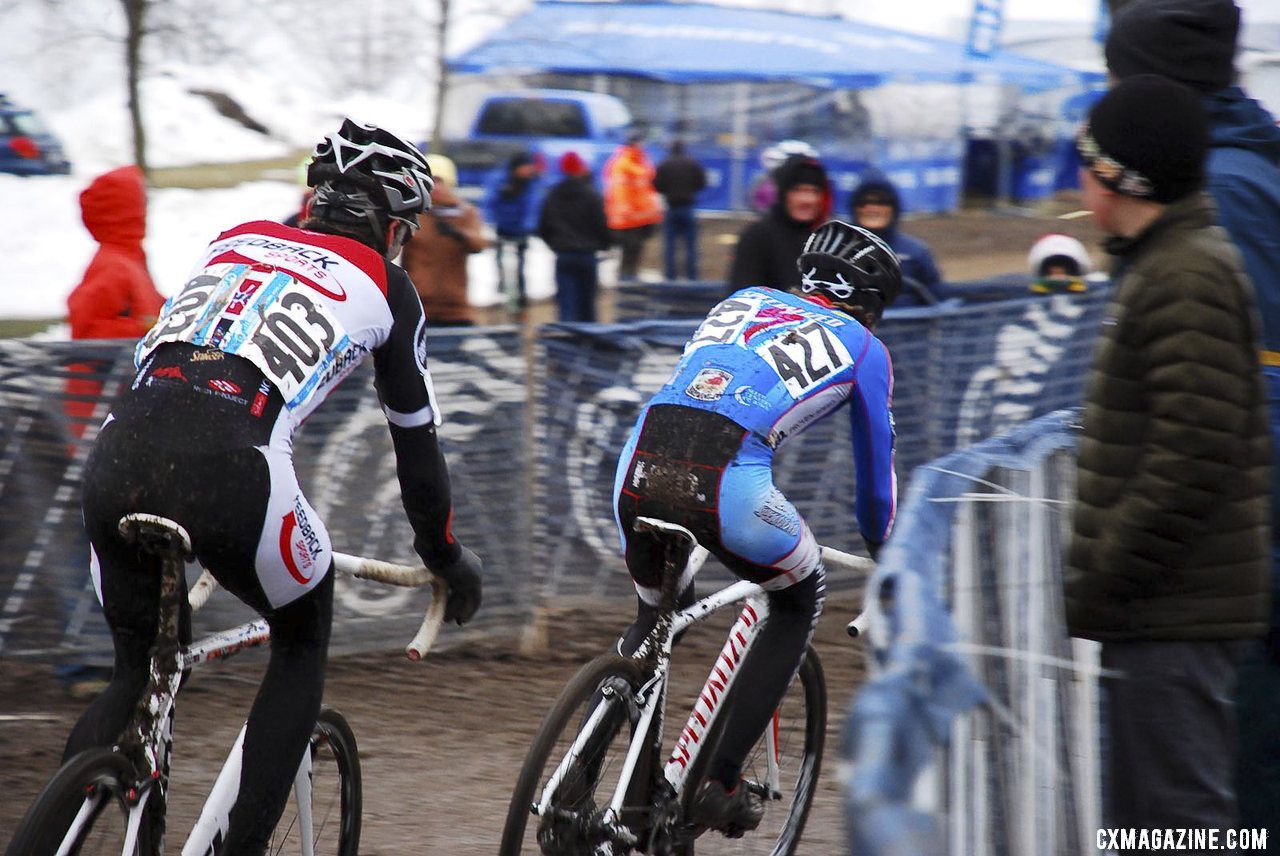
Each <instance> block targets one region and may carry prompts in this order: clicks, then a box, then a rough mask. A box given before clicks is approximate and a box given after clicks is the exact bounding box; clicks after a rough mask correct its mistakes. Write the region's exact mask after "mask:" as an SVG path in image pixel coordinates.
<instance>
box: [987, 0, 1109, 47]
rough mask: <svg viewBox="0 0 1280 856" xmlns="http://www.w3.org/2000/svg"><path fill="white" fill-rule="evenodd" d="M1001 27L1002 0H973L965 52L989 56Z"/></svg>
mask: <svg viewBox="0 0 1280 856" xmlns="http://www.w3.org/2000/svg"><path fill="white" fill-rule="evenodd" d="M1104 2H1105V0H1104ZM1003 28H1004V0H973V17H972V18H970V19H969V41H968V42H967V43H966V44H965V52H966V53H967V54H968V55H969V56H974V57H981V58H982V59H986V58H987V57H989V56H991V55H992V54H993V53H995V51H996V48H997V47H998V46H999V44H1000V31H1001V30H1002V29H1003Z"/></svg>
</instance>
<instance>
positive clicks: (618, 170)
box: [603, 145, 662, 229]
mask: <svg viewBox="0 0 1280 856" xmlns="http://www.w3.org/2000/svg"><path fill="white" fill-rule="evenodd" d="M655 172H656V171H655V170H654V168H653V164H652V163H651V162H650V161H649V156H648V155H646V154H645V153H644V149H642V148H640V147H639V146H638V145H626V146H620V147H619V148H618V150H617V151H616V152H614V153H613V154H612V155H611V156H610V157H609V160H608V161H606V162H605V165H604V172H603V177H604V211H605V216H606V217H607V218H608V221H609V228H610V229H639V228H641V227H642V226H652V225H653V224H654V223H660V222H662V202H661V200H660V199H659V198H658V191H656V190H654V189H653V177H654V175H655Z"/></svg>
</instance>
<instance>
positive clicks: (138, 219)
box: [67, 166, 164, 339]
mask: <svg viewBox="0 0 1280 856" xmlns="http://www.w3.org/2000/svg"><path fill="white" fill-rule="evenodd" d="M80 212H81V218H82V219H83V220H84V225H85V228H87V229H88V230H89V234H90V235H93V237H94V240H96V241H97V242H98V244H99V245H100V246H99V247H98V252H97V253H96V254H95V255H94V257H93V260H92V261H90V262H89V267H88V268H86V269H85V272H84V276H83V278H82V279H81V280H80V284H79V285H77V286H76V287H75V290H73V291H72V292H71V294H70V296H68V297H67V320H68V321H69V322H70V324H71V338H73V339H137V338H139V337H140V336H142V334H143V333H146V332H147V330H149V329H150V328H151V325H152V324H153V323H155V320H156V316H157V315H159V314H160V307H161V306H162V305H163V304H164V298H163V297H162V296H161V295H160V292H158V291H156V287H155V283H153V282H152V280H151V274H150V273H148V272H147V254H146V251H145V250H143V248H142V239H143V237H144V236H145V235H146V232H147V189H146V184H145V182H144V180H143V176H142V171H141V170H140V169H138V168H137V167H136V166H122V167H120V168H119V169H113V170H111V171H110V172H108V173H105V174H104V175H100V176H98V177H97V178H95V179H94V180H93V182H92V183H91V184H90V185H89V186H88V187H87V188H86V189H85V191H84V192H83V193H81V194H80Z"/></svg>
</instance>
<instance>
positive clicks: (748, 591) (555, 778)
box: [538, 517, 875, 844]
mask: <svg viewBox="0 0 1280 856" xmlns="http://www.w3.org/2000/svg"><path fill="white" fill-rule="evenodd" d="M639 521H643V522H644V524H645V525H646V526H647V527H649V528H651V529H656V530H660V531H665V532H668V533H673V534H676V535H681V536H684V537H687V538H688V539H689V541H690V542H691V543H693V544H694V545H695V546H694V548H693V550H692V552H691V553H690V554H689V559H688V562H687V563H686V565H685V570H684V572H683V574H682V577H681V578H682V580H692V579H693V578H694V577H695V576H696V575H697V573H698V571H699V570H701V569H702V565H703V564H704V563H705V562H706V560H707V556H708V553H707V550H706V548H705V547H702V546H701V545H699V544H697V541H696V539H695V538H694V536H693V533H692V532H690V531H689V530H688V529H686V528H684V527H683V526H677V525H675V524H672V523H667V522H666V521H662V520H656V519H654V518H644V517H641V518H638V522H639ZM822 560H823V564H824V565H825V566H826V567H828V568H836V569H839V570H847V571H861V572H866V571H869V570H871V569H872V568H874V566H875V563H874V562H872V561H871V560H870V559H866V558H863V557H861V556H854V555H851V554H849V553H844V552H841V551H840V550H835V549H832V548H830V547H823V548H822ZM738 602H744V604H743V607H742V611H741V613H739V615H738V620H737V621H736V622H735V623H734V625H733V627H731V628H730V630H729V637H728V639H727V641H726V642H725V644H724V647H723V648H722V649H721V651H720V654H719V656H718V657H717V658H716V664H715V665H714V666H713V667H712V669H711V673H710V674H709V675H708V676H707V679H706V682H705V683H704V684H703V686H702V691H701V692H699V694H698V698H697V700H696V701H695V702H694V705H693V710H692V711H691V712H690V714H689V718H688V720H687V721H686V722H685V727H684V730H683V731H682V732H681V733H680V738H679V740H678V741H677V742H676V746H675V748H674V749H673V750H672V753H671V756H670V757H669V758H668V759H667V762H666V764H665V765H664V767H663V776H664V778H666V780H667V783H668V784H670V785H671V788H672V790H673V792H674V793H675V794H677V795H679V794H680V793H681V792H682V790H683V788H684V785H685V780H686V778H687V776H688V772H689V769H690V768H692V767H693V765H694V761H695V760H696V759H697V757H698V754H699V752H701V750H702V749H703V747H704V742H705V741H704V740H703V738H704V737H705V736H706V734H707V733H709V732H710V730H711V728H712V726H713V725H714V724H715V720H716V718H717V717H718V716H719V714H720V710H721V708H722V707H723V705H722V704H721V702H722V701H723V700H724V697H725V696H726V695H727V694H728V693H729V690H730V688H731V687H732V686H733V682H734V679H735V678H736V677H737V672H738V665H739V664H740V663H741V662H742V660H743V658H745V657H746V655H747V652H749V651H750V650H751V647H752V645H754V644H755V641H756V639H757V638H758V636H759V633H760V628H761V627H762V626H763V625H764V622H765V619H766V618H768V616H769V601H768V598H767V597H766V594H765V590H764V589H763V588H761V587H760V586H758V585H756V584H755V583H750V582H747V581H745V580H739V581H738V582H735V583H731V584H730V585H728V586H725V587H724V588H722V589H720V590H718V591H716V592H713V593H712V594H709V595H707V596H706V597H703V598H701V599H700V600H698V601H697V602H695V603H693V604H690V605H689V606H687V607H685V608H684V609H681V610H678V611H676V612H675V613H673V615H672V625H671V632H670V633H668V634H666V635H665V640H664V643H663V646H662V648H661V649H660V650H659V651H658V652H657V654H658V656H657V658H656V661H657V665H656V667H655V669H654V674H653V676H652V677H651V678H650V679H649V681H648V682H647V683H646V684H645V686H644V688H643V689H644V692H645V693H646V694H647V700H646V701H645V706H644V708H643V710H641V712H640V718H639V720H638V722H637V723H636V727H635V729H634V736H633V737H632V739H631V744H630V745H629V746H628V748H627V756H626V759H625V761H624V762H623V765H622V769H621V771H620V772H619V773H618V783H617V786H616V787H615V789H614V792H613V797H612V799H611V800H610V801H609V808H608V811H607V812H606V814H605V820H606V822H607V823H608V824H609V825H611V826H612V825H615V824H617V822H618V819H619V818H620V817H621V815H622V804H623V801H624V800H625V799H626V794H627V791H628V789H629V786H630V783H631V778H632V776H633V775H634V774H635V770H636V766H637V764H638V763H639V760H640V753H641V752H642V751H643V750H644V745H645V741H646V739H647V738H648V734H649V726H650V724H651V723H652V722H653V719H654V717H655V716H662V715H663V714H664V713H665V711H663V710H661V709H660V705H661V704H665V701H666V697H667V693H666V687H665V685H666V682H667V680H668V678H669V676H670V670H671V649H672V647H673V645H674V644H675V642H674V640H675V637H676V634H677V633H679V632H680V631H682V630H684V629H685V628H687V627H689V626H690V625H693V624H696V623H698V622H700V621H702V620H704V619H706V618H707V617H708V616H710V615H712V614H713V613H716V612H719V611H720V610H721V609H723V608H724V607H726V606H729V605H731V604H734V603H738ZM863 620H864V619H862V617H861V616H859V618H858V619H855V622H851V625H852V624H854V623H856V622H857V621H863ZM851 632H852V631H851ZM649 653H650V652H649V640H648V639H646V640H645V641H644V642H643V643H642V644H641V645H640V648H639V649H638V650H637V651H636V652H635V653H634V654H633V655H632V657H634V658H636V659H643V658H645V657H646V656H648V655H649ZM659 688H660V691H655V690H658V689H659ZM604 708H605V705H603V704H599V705H596V708H595V710H593V711H592V713H591V716H590V717H589V718H588V719H587V722H586V723H585V724H584V726H583V727H582V729H581V730H580V731H579V733H578V735H577V736H576V737H575V738H574V741H573V744H572V745H571V746H570V748H569V751H568V753H566V755H565V757H564V760H562V761H561V762H560V764H559V766H557V767H556V769H555V772H553V773H552V774H551V777H550V779H549V780H548V781H547V784H546V787H544V788H543V790H542V794H541V796H540V797H539V799H538V806H539V814H541V812H542V808H543V807H544V806H548V805H550V804H551V799H552V795H553V794H554V793H555V791H556V789H557V788H559V786H560V783H561V781H562V780H563V779H564V777H565V775H566V774H567V773H568V771H569V770H570V769H571V766H572V765H573V763H574V762H575V761H576V760H577V758H578V757H579V756H580V755H581V754H582V752H583V750H584V748H585V747H586V745H587V743H588V741H589V740H590V738H591V735H592V734H593V733H594V731H595V729H596V726H597V725H598V724H599V722H600V719H601V717H602V716H603V715H604ZM777 723H778V714H777V711H774V714H773V723H772V725H771V726H770V727H769V728H768V729H767V730H766V732H765V740H766V752H767V758H766V764H767V768H766V777H767V781H766V782H765V783H764V784H765V785H766V786H767V787H768V788H769V791H770V793H771V794H772V795H775V796H776V795H778V794H779V793H780V784H781V783H780V765H779V757H780V754H779V753H780V750H779V746H778V729H777ZM617 831H618V832H619V834H621V835H623V837H630V835H629V833H627V832H626V830H625V829H624V828H621V827H620V826H619V827H618V830H617ZM629 843H631V844H635V843H637V842H635V841H632V842H629Z"/></svg>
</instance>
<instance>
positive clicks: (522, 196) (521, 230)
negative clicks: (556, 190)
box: [485, 168, 541, 238]
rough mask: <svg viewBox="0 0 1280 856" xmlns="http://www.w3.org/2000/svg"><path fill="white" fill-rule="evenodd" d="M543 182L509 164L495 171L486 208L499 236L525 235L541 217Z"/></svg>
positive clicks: (487, 191) (530, 231) (488, 191)
mask: <svg viewBox="0 0 1280 856" xmlns="http://www.w3.org/2000/svg"><path fill="white" fill-rule="evenodd" d="M540 195H541V182H540V181H539V180H538V179H537V178H521V177H520V176H518V175H516V174H515V171H514V170H512V169H510V168H508V169H506V170H505V171H503V172H499V173H495V178H494V179H493V180H492V181H491V183H490V185H489V186H488V188H487V189H486V193H485V210H486V211H487V212H488V214H489V220H490V222H491V223H493V228H494V231H496V232H497V233H498V237H500V238H526V237H528V236H529V235H530V234H531V233H532V232H533V230H534V227H535V226H536V225H537V221H538V205H537V203H538V197H539V196H540Z"/></svg>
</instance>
